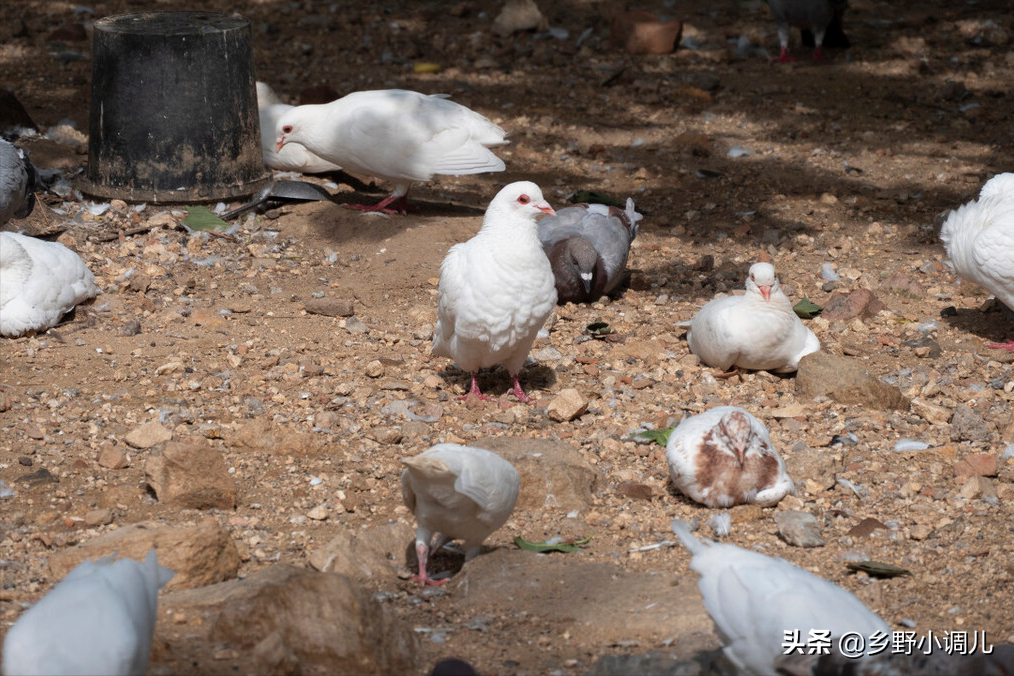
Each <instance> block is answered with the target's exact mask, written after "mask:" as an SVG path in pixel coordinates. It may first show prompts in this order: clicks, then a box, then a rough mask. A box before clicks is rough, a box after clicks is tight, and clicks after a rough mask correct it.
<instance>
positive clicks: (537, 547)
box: [514, 536, 591, 554]
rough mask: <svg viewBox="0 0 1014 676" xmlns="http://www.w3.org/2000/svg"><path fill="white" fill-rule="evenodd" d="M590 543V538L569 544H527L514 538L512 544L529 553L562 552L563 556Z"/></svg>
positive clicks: (572, 541)
mask: <svg viewBox="0 0 1014 676" xmlns="http://www.w3.org/2000/svg"><path fill="white" fill-rule="evenodd" d="M589 542H591V536H588V537H586V538H583V539H581V540H571V541H570V542H556V543H548V542H529V541H528V540H526V539H524V538H523V537H520V536H518V537H516V538H514V544H516V545H517V546H518V547H520V548H521V549H527V550H528V551H530V552H563V553H564V554H570V553H571V552H577V551H581V547H584V546H585V545H587V544H588V543H589Z"/></svg>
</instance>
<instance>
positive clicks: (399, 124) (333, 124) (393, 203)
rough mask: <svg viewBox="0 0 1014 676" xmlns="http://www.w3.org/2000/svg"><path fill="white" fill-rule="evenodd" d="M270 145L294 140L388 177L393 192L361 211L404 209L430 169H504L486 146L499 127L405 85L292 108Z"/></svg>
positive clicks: (495, 139)
mask: <svg viewBox="0 0 1014 676" xmlns="http://www.w3.org/2000/svg"><path fill="white" fill-rule="evenodd" d="M275 135H276V137H277V139H276V144H275V147H276V150H277V151H278V152H281V151H282V150H283V148H284V147H285V146H286V145H287V144H289V143H299V144H301V145H303V146H304V147H306V148H307V149H308V150H309V151H310V152H312V153H314V154H315V155H317V156H319V157H321V158H323V159H325V160H327V161H329V162H333V163H334V164H337V165H339V166H341V167H343V168H344V169H345V170H347V171H351V172H353V173H356V172H361V173H364V174H369V175H371V176H377V177H378V178H382V179H386V180H388V181H390V182H391V183H394V191H393V192H392V193H391V194H390V195H389V196H388V197H386V198H384V199H383V200H381V201H380V202H379V203H377V204H375V205H372V206H363V205H354V208H357V209H361V210H363V211H381V212H384V213H391V214H393V213H397V212H404V211H405V210H406V208H407V206H408V200H407V195H408V191H409V188H411V186H412V184H413V183H423V182H426V181H429V180H430V179H432V178H433V176H434V175H436V174H450V175H453V176H460V175H462V174H481V173H486V172H490V171H503V170H504V168H505V167H504V163H503V160H501V159H500V158H499V157H497V156H496V155H494V154H493V153H492V151H490V149H489V147H490V146H497V145H502V144H504V143H507V141H506V138H505V137H506V132H504V130H503V129H501V128H500V127H498V126H497V125H495V124H493V123H492V122H490V121H489V120H488V119H487V118H486V117H484V116H482V115H480V114H479V113H476V112H475V111H473V110H469V109H468V108H466V107H465V106H462V105H460V104H457V103H454V102H453V101H450V100H448V99H447V97H446V96H444V95H440V94H433V95H426V94H420V93H419V92H413V91H407V90H404V89H384V90H377V91H365V92H355V93H352V94H349V95H347V96H343V97H342V98H340V99H338V100H336V101H332V102H331V103H325V104H319V105H306V106H297V107H295V108H293V109H292V110H290V111H288V112H286V113H285V114H283V115H282V116H281V117H280V118H279V119H278V122H277V125H276V129H275Z"/></svg>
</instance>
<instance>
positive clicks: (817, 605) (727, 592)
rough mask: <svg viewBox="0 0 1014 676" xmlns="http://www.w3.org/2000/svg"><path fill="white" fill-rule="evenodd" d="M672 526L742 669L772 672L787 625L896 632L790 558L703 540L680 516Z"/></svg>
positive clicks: (838, 632) (834, 632)
mask: <svg viewBox="0 0 1014 676" xmlns="http://www.w3.org/2000/svg"><path fill="white" fill-rule="evenodd" d="M672 529H673V532H674V533H676V535H678V536H679V539H680V540H682V541H683V545H684V546H685V547H686V548H687V549H688V550H690V553H691V554H692V555H693V558H692V559H691V561H690V568H691V569H693V570H695V571H697V573H698V574H700V576H701V579H700V580H699V581H698V583H697V586H698V587H699V588H700V590H701V596H703V597H704V607H705V608H707V609H708V614H709V615H710V616H711V619H712V621H714V623H715V627H716V629H717V630H718V635H719V637H720V638H721V639H722V643H723V644H724V645H725V648H724V649H723V650H724V652H725V655H726V656H727V657H728V658H729V659H730V660H731V661H732V662H733V663H734V664H735V665H736V667H737V670H738V671H739V672H741V673H749V674H774V673H775V660H776V659H777V658H778V657H779V656H781V655H782V653H784V652H785V651H784V649H783V648H782V644H783V642H784V641H785V636H786V632H791V631H794V630H795V631H798V632H799V636H800V638H801V639H802V640H803V641H804V642H805V641H806V640H807V638H808V636H809V634H810V630H811V629H812V630H817V631H830V632H831V634H830V636H831V637H832V638H838V637H841V636H842V635H843V634H845V633H846V632H858V633H860V634H862V635H863V636H864V637H869V635H870V634H872V633H874V632H877V631H881V632H885V633H886V634H887V636H888V637H890V635H891V628H890V627H889V626H888V625H887V623H885V622H884V621H883V620H882V619H880V618H879V617H878V616H877V615H876V614H875V613H874V612H873V611H871V610H870V609H868V608H867V607H866V606H864V605H863V603H862V601H860V600H859V599H857V598H856V597H855V596H853V595H852V594H851V593H849V592H847V591H846V590H844V589H842V588H841V587H839V586H837V585H835V584H832V583H831V582H828V581H827V580H824V579H822V578H819V577H817V576H816V575H814V574H812V573H808V572H806V571H805V570H803V569H802V568H797V567H796V566H794V565H792V564H791V563H789V562H788V561H786V560H785V559H780V558H775V557H772V556H765V555H764V554H759V553H757V552H752V551H750V550H748V549H743V548H741V547H737V546H736V545H731V544H724V543H716V542H712V541H711V540H698V539H697V538H695V537H694V536H693V534H692V533H691V532H690V529H689V528H688V527H687V525H686V524H685V523H683V522H682V521H680V520H678V519H677V520H674V521H673V522H672Z"/></svg>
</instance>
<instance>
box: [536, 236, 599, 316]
mask: <svg viewBox="0 0 1014 676" xmlns="http://www.w3.org/2000/svg"><path fill="white" fill-rule="evenodd" d="M546 255H547V256H548V257H549V263H550V265H552V266H553V274H555V275H556V293H557V296H558V297H559V298H561V299H563V300H564V301H567V300H570V301H574V302H580V301H582V300H593V299H595V298H598V297H599V295H601V294H602V289H603V288H604V287H605V275H606V271H605V266H604V265H603V263H602V260H601V258H600V257H599V252H598V251H596V250H595V247H594V246H593V245H592V243H591V242H589V241H588V240H586V239H585V238H584V237H568V238H567V239H563V240H560V241H559V242H557V243H556V244H554V245H553V246H552V247H550V248H549V249H548V250H547V251H546Z"/></svg>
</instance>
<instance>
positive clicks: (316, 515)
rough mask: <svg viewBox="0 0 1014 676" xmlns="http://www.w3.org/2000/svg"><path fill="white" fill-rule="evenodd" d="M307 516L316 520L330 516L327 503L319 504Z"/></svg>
mask: <svg viewBox="0 0 1014 676" xmlns="http://www.w3.org/2000/svg"><path fill="white" fill-rule="evenodd" d="M306 516H307V517H308V518H310V519H313V520H314V521H323V520H324V519H326V518H327V517H328V509H327V507H326V506H325V505H317V506H316V507H314V508H313V509H311V510H310V511H309V512H307V513H306Z"/></svg>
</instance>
